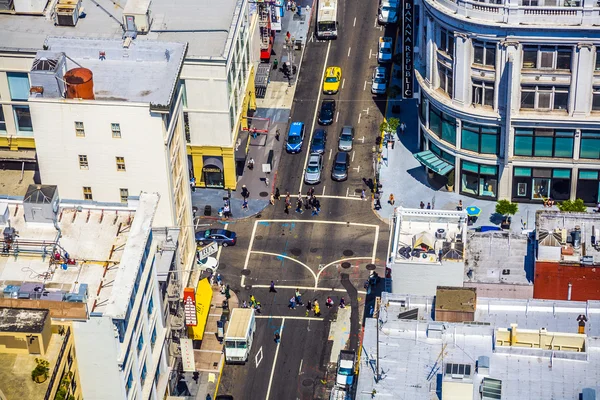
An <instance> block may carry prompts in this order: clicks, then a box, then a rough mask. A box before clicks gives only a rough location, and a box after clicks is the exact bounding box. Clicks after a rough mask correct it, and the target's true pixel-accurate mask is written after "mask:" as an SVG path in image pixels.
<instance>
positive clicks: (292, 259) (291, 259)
mask: <svg viewBox="0 0 600 400" xmlns="http://www.w3.org/2000/svg"><path fill="white" fill-rule="evenodd" d="M315 222H316V221H315ZM252 253H254V254H264V255H267V256H274V257H282V258H285V259H286V260H290V261H294V262H297V263H298V264H300V265H302V266H303V267H304V268H306V269H307V270H309V271H310V273H311V274H312V275H313V277H314V278H315V282H316V281H317V275H316V274H315V273H314V271H313V270H312V269H311V268H310V267H309V266H308V265H306V264H304V263H303V262H302V261H298V260H296V259H295V258H292V257H288V256H284V255H283V254H277V253H270V252H268V251H258V250H257V251H253V252H252Z"/></svg>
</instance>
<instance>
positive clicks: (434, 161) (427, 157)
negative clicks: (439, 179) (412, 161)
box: [413, 150, 454, 175]
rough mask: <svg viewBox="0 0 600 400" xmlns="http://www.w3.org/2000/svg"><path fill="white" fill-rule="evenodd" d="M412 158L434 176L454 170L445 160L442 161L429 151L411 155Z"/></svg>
mask: <svg viewBox="0 0 600 400" xmlns="http://www.w3.org/2000/svg"><path fill="white" fill-rule="evenodd" d="M413 156H414V157H415V158H416V159H417V161H419V162H420V163H421V164H423V165H424V166H425V167H427V168H429V169H430V170H432V171H433V172H435V173H436V174H440V175H446V174H447V173H449V172H450V171H452V170H453V169H454V165H452V164H450V163H449V162H448V161H446V160H442V159H441V158H439V157H438V156H437V154H435V153H433V152H432V151H431V150H427V151H422V152H420V153H416V154H413Z"/></svg>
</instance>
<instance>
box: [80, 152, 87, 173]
mask: <svg viewBox="0 0 600 400" xmlns="http://www.w3.org/2000/svg"><path fill="white" fill-rule="evenodd" d="M88 167H89V165H88V158H87V156H86V155H85V154H80V155H79V169H88Z"/></svg>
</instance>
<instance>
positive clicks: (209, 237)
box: [196, 229, 237, 247]
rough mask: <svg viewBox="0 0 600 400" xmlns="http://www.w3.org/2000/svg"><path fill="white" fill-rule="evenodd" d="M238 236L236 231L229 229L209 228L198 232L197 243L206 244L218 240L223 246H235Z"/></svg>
mask: <svg viewBox="0 0 600 400" xmlns="http://www.w3.org/2000/svg"><path fill="white" fill-rule="evenodd" d="M236 241H237V236H236V234H235V232H233V231H228V230H227V229H207V230H205V231H199V232H196V244H199V245H202V246H204V245H205V244H209V243H212V242H217V243H218V244H220V245H221V246H223V247H227V246H235V242H236Z"/></svg>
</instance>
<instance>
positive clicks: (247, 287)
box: [244, 285, 252, 290]
mask: <svg viewBox="0 0 600 400" xmlns="http://www.w3.org/2000/svg"><path fill="white" fill-rule="evenodd" d="M244 289H246V290H252V285H246V286H244Z"/></svg>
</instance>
